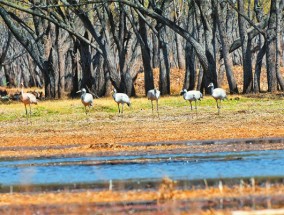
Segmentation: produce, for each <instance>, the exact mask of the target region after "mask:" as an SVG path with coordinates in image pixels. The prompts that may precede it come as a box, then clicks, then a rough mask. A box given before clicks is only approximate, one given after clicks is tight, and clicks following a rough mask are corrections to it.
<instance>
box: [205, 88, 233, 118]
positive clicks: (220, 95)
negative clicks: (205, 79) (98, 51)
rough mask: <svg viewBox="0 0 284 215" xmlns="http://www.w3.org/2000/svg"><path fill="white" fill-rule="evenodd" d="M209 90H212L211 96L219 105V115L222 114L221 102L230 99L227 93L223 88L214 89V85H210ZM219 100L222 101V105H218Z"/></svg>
mask: <svg viewBox="0 0 284 215" xmlns="http://www.w3.org/2000/svg"><path fill="white" fill-rule="evenodd" d="M208 88H211V96H212V97H213V98H214V99H215V101H216V103H217V108H218V114H220V108H221V101H222V100H224V99H228V98H227V95H226V91H225V90H224V89H222V88H215V89H214V84H213V83H210V84H209V85H208ZM218 100H220V104H219V103H218Z"/></svg>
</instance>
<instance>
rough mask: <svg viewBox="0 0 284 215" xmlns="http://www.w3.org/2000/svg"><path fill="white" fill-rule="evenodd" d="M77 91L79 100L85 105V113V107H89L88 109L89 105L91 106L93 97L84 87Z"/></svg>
mask: <svg viewBox="0 0 284 215" xmlns="http://www.w3.org/2000/svg"><path fill="white" fill-rule="evenodd" d="M77 93H81V102H82V104H83V105H84V106H85V111H86V114H87V109H86V107H89V110H90V107H92V106H93V101H94V97H93V95H92V94H90V93H87V91H86V89H85V88H82V89H81V90H79V91H77Z"/></svg>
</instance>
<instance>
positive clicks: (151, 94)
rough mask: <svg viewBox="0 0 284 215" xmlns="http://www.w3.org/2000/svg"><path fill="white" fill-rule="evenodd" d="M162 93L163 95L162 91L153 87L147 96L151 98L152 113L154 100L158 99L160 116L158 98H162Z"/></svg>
mask: <svg viewBox="0 0 284 215" xmlns="http://www.w3.org/2000/svg"><path fill="white" fill-rule="evenodd" d="M160 95H161V92H160V91H159V90H157V89H152V90H149V91H148V92H147V98H148V100H151V104H152V113H153V111H154V110H153V109H154V107H153V101H156V104H157V112H158V116H159V105H158V100H159V98H160Z"/></svg>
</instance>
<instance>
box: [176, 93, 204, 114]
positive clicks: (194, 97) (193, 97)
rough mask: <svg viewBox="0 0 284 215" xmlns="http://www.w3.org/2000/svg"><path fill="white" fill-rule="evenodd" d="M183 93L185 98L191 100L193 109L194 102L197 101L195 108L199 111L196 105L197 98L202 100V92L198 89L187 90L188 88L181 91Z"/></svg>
mask: <svg viewBox="0 0 284 215" xmlns="http://www.w3.org/2000/svg"><path fill="white" fill-rule="evenodd" d="M180 94H181V95H183V98H184V100H187V101H189V103H190V108H191V110H192V102H193V101H194V102H195V110H196V111H197V106H196V101H197V100H199V101H200V100H201V98H203V96H202V93H201V92H200V91H198V90H190V91H187V90H186V89H183V90H182V91H181V92H180Z"/></svg>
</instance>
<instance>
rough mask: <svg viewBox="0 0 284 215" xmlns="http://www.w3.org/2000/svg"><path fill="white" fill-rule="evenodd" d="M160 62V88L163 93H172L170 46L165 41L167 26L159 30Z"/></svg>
mask: <svg viewBox="0 0 284 215" xmlns="http://www.w3.org/2000/svg"><path fill="white" fill-rule="evenodd" d="M158 35H159V36H158V38H159V62H160V78H159V89H160V91H161V95H170V63H169V55H168V47H167V43H166V41H165V38H164V37H165V26H164V27H162V28H161V29H160V30H159V33H158Z"/></svg>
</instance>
